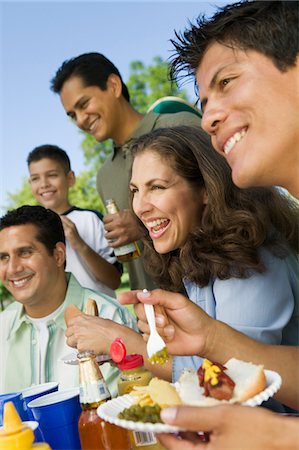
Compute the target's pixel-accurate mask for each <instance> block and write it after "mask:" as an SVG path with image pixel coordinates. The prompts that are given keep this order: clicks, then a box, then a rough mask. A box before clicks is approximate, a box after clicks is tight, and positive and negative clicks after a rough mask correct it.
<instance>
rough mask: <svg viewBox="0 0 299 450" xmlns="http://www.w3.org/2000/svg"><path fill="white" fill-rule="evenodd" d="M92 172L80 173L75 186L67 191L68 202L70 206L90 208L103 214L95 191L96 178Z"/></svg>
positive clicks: (101, 205) (101, 204) (102, 206)
mask: <svg viewBox="0 0 299 450" xmlns="http://www.w3.org/2000/svg"><path fill="white" fill-rule="evenodd" d="M93 172H94V171H93V170H89V171H87V170H86V171H83V172H81V173H80V174H79V175H78V176H77V179H76V184H75V186H74V187H72V188H71V189H70V191H69V200H70V203H71V204H72V205H76V206H80V208H91V209H96V210H98V211H101V212H102V213H103V212H104V205H103V203H102V201H101V199H100V197H99V195H98V193H97V191H96V188H95V186H96V176H95V174H94V173H93Z"/></svg>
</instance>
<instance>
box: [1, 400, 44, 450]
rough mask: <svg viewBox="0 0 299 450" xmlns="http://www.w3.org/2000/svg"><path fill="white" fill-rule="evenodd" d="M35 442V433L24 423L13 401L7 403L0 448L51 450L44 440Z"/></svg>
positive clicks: (2, 449) (7, 449)
mask: <svg viewBox="0 0 299 450" xmlns="http://www.w3.org/2000/svg"><path fill="white" fill-rule="evenodd" d="M33 442H34V433H33V431H32V430H31V428H29V427H27V426H26V424H23V423H22V421H21V419H20V416H19V414H18V413H17V411H16V408H15V406H14V404H13V402H7V403H5V405H4V413H3V427H2V429H1V430H0V450H21V449H22V450H51V449H50V447H49V445H48V444H46V443H44V442H42V443H36V444H33Z"/></svg>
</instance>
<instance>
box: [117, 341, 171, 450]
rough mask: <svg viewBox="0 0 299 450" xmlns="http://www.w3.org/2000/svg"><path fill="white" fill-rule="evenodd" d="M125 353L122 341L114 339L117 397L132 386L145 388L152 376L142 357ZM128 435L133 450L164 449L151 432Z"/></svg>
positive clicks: (128, 391) (129, 390) (137, 432)
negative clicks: (117, 371)
mask: <svg viewBox="0 0 299 450" xmlns="http://www.w3.org/2000/svg"><path fill="white" fill-rule="evenodd" d="M126 353H127V352H126V347H125V345H124V342H123V341H122V339H120V338H117V339H115V341H113V342H112V344H111V346H110V355H111V358H112V359H113V361H114V362H115V363H117V367H118V368H119V370H120V371H121V372H120V375H119V378H118V382H117V387H118V394H119V395H125V394H129V393H130V392H131V391H132V389H133V388H134V386H147V385H148V384H149V382H150V380H151V379H152V378H153V374H152V373H151V372H150V371H148V370H147V369H146V368H145V367H144V365H143V356H142V355H138V354H131V355H127V354H126ZM129 435H130V438H131V442H132V444H133V449H134V450H143V449H144V450H162V449H163V448H164V447H162V445H161V444H160V443H159V442H158V441H157V439H156V437H155V434H154V433H152V432H147V433H146V432H140V431H130V432H129Z"/></svg>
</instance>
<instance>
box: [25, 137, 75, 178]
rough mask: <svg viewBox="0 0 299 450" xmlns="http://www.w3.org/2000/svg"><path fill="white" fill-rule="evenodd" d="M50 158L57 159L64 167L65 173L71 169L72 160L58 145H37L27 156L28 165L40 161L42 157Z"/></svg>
mask: <svg viewBox="0 0 299 450" xmlns="http://www.w3.org/2000/svg"><path fill="white" fill-rule="evenodd" d="M44 158H48V159H52V160H54V161H57V162H58V163H59V164H61V165H62V167H63V168H64V171H65V173H68V172H69V171H70V170H71V162H70V158H69V157H68V155H67V153H66V152H65V151H64V150H62V148H60V147H58V146H57V145H50V144H45V145H40V146H38V147H35V148H34V149H33V150H32V151H31V152H30V153H29V155H28V157H27V164H28V167H29V166H30V164H31V163H32V162H37V161H40V160H41V159H44Z"/></svg>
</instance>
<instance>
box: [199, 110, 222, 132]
mask: <svg viewBox="0 0 299 450" xmlns="http://www.w3.org/2000/svg"><path fill="white" fill-rule="evenodd" d="M225 118H226V113H225V111H224V109H223V108H220V107H218V106H217V105H216V104H215V105H214V106H212V105H211V106H208V105H206V108H205V110H204V112H203V114H202V119H201V126H202V128H203V129H204V130H205V131H206V132H207V133H209V134H210V135H213V134H215V133H216V132H217V130H218V128H219V125H220V124H221V123H222V122H223V121H224V120H225Z"/></svg>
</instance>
